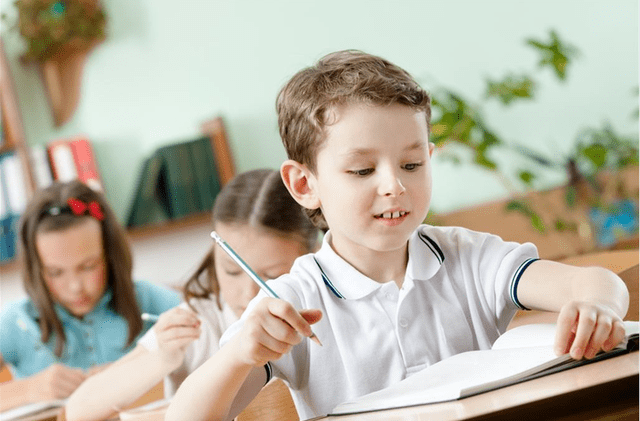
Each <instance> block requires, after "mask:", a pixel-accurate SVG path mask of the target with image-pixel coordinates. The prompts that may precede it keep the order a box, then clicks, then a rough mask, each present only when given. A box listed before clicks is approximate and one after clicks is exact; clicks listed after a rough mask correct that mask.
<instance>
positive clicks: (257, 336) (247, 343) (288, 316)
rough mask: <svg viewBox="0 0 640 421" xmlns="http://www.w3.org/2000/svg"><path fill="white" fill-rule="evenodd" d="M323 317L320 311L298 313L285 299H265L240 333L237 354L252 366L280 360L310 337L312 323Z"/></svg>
mask: <svg viewBox="0 0 640 421" xmlns="http://www.w3.org/2000/svg"><path fill="white" fill-rule="evenodd" d="M321 318H322V312H321V311H320V310H301V311H300V312H298V311H297V310H296V309H295V308H294V307H293V306H292V305H291V304H290V303H288V302H286V301H284V300H281V299H277V298H263V299H262V300H260V302H259V303H258V304H256V306H255V307H254V309H253V310H252V311H251V313H249V315H248V316H247V318H246V320H245V322H244V325H243V327H242V330H241V331H240V333H239V334H238V335H237V341H235V342H236V346H237V348H238V349H237V352H238V353H237V354H236V355H237V357H238V358H239V359H240V360H241V361H242V362H243V363H245V364H248V365H252V366H263V365H265V364H266V363H267V362H269V361H273V360H277V359H279V358H280V357H282V356H283V355H284V354H286V353H287V352H289V351H290V350H291V348H293V346H294V345H297V344H299V343H300V342H301V341H302V340H303V339H305V338H306V337H309V336H311V334H312V331H311V325H312V324H314V323H317V322H318V321H320V319H321Z"/></svg>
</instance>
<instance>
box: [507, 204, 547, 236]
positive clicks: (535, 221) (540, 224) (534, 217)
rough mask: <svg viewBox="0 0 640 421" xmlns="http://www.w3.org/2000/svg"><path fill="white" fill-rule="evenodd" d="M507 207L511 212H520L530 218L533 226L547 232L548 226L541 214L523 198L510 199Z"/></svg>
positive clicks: (537, 229) (539, 230) (541, 231)
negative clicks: (545, 224) (546, 226)
mask: <svg viewBox="0 0 640 421" xmlns="http://www.w3.org/2000/svg"><path fill="white" fill-rule="evenodd" d="M505 209H506V210H507V211H510V212H520V213H521V214H523V215H524V216H526V217H528V218H529V221H530V223H531V226H532V227H533V228H534V229H535V230H536V231H538V232H540V233H545V232H546V228H545V226H544V221H542V218H540V215H538V213H537V212H536V211H534V210H533V209H532V208H531V207H530V206H529V204H528V203H526V202H525V201H522V200H511V201H509V202H508V203H507V204H506V206H505Z"/></svg>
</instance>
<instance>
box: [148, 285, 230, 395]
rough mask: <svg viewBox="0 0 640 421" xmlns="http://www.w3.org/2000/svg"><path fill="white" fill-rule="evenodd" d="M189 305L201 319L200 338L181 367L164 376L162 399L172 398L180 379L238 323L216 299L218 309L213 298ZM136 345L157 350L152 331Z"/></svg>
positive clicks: (193, 343) (185, 306) (188, 350)
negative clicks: (219, 305)
mask: <svg viewBox="0 0 640 421" xmlns="http://www.w3.org/2000/svg"><path fill="white" fill-rule="evenodd" d="M190 303H191V305H192V306H193V308H194V309H195V310H196V312H197V313H198V316H199V318H200V320H202V324H201V325H200V326H201V333H200V337H199V338H198V339H196V340H195V341H193V342H192V343H191V344H190V345H189V346H188V347H187V349H186V353H185V356H184V361H183V363H182V365H181V366H180V367H178V368H177V369H175V370H174V371H172V372H171V373H169V375H168V376H166V377H165V379H164V396H165V397H166V398H170V397H172V396H173V395H175V393H176V391H177V390H178V387H180V385H181V384H182V382H183V381H184V379H186V378H187V376H188V375H189V374H191V373H193V372H194V371H195V369H196V368H198V367H200V366H201V365H202V364H203V363H204V362H205V361H206V360H207V359H209V357H211V356H212V355H213V354H214V353H215V352H216V351H217V350H218V349H219V342H220V338H221V337H222V334H223V333H224V331H225V330H227V328H228V327H229V326H231V325H232V324H233V322H235V321H236V320H238V318H237V317H236V315H235V313H234V312H233V310H231V308H230V307H229V306H228V305H226V304H225V303H224V301H222V299H221V300H220V303H221V305H222V310H220V309H219V308H218V304H216V301H215V297H211V298H208V299H206V298H202V299H191V300H190ZM180 307H181V308H185V309H188V308H189V306H188V305H187V304H186V303H182V304H180ZM138 344H140V345H142V346H143V347H145V348H146V349H148V350H149V351H155V350H157V349H158V340H157V337H156V333H155V331H154V330H153V329H149V331H148V332H147V333H146V334H145V335H144V336H143V337H142V338H140V340H139V341H138Z"/></svg>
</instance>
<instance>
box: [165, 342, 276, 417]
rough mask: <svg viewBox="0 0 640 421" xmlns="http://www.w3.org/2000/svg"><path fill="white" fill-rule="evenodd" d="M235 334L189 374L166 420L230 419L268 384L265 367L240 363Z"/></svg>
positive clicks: (175, 397)
mask: <svg viewBox="0 0 640 421" xmlns="http://www.w3.org/2000/svg"><path fill="white" fill-rule="evenodd" d="M239 337H240V335H236V336H235V337H234V338H233V339H231V340H230V341H229V342H228V343H227V344H225V345H224V346H223V347H222V348H220V350H219V351H218V352H216V353H215V355H213V356H212V357H211V358H209V359H208V360H207V361H206V362H205V363H204V364H202V365H201V366H200V367H198V368H197V369H196V370H195V371H194V372H193V373H191V374H190V375H189V376H188V377H187V378H186V379H185V381H184V382H182V385H180V388H179V389H178V391H177V392H176V395H175V396H174V397H173V399H172V400H171V404H170V405H169V408H168V409H167V413H166V415H165V421H171V420H183V419H189V420H232V419H233V418H235V416H236V415H238V414H239V413H240V412H242V410H243V409H244V407H245V406H247V405H248V404H249V403H250V402H251V401H252V400H253V398H255V397H256V395H257V394H258V392H260V390H261V389H262V387H263V386H264V385H265V383H266V381H267V376H266V371H265V369H264V367H255V366H253V365H251V364H246V363H243V362H241V361H239V360H238V359H237V358H236V356H237V350H236V346H235V345H236V344H234V342H237V341H238V340H241V339H240V338H239Z"/></svg>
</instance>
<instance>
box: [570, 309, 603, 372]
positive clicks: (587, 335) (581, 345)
mask: <svg viewBox="0 0 640 421" xmlns="http://www.w3.org/2000/svg"><path fill="white" fill-rule="evenodd" d="M596 320H597V313H596V311H595V310H592V309H588V310H585V311H582V312H580V315H579V316H578V328H577V329H576V337H575V339H574V340H573V345H572V346H571V350H570V351H569V352H570V353H571V358H573V359H576V360H579V359H581V358H582V357H583V356H584V353H585V351H586V348H587V344H588V343H589V341H590V340H591V335H592V334H593V331H594V328H595V326H596Z"/></svg>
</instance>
